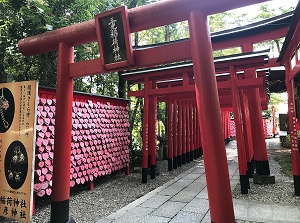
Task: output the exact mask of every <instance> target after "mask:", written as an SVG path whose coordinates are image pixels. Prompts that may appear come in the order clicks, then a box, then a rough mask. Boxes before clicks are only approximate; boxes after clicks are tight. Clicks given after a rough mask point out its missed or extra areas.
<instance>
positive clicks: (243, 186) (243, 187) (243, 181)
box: [240, 175, 249, 194]
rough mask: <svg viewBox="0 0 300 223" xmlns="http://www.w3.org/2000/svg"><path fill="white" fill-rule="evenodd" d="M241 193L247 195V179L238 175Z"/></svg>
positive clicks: (245, 176)
mask: <svg viewBox="0 0 300 223" xmlns="http://www.w3.org/2000/svg"><path fill="white" fill-rule="evenodd" d="M240 184H241V193H242V194H248V189H249V178H248V176H247V175H240Z"/></svg>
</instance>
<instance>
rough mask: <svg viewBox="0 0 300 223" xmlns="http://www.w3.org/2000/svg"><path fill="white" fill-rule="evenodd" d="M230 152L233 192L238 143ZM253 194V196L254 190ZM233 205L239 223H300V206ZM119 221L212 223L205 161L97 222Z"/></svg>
mask: <svg viewBox="0 0 300 223" xmlns="http://www.w3.org/2000/svg"><path fill="white" fill-rule="evenodd" d="M278 141H279V139H278V138H275V139H267V147H268V149H274V147H276V146H280V145H279V143H278ZM226 152H227V160H228V167H229V174H230V183H231V188H232V190H233V189H234V188H236V187H237V184H238V182H239V172H238V163H237V150H236V141H231V142H230V143H229V144H227V146H226ZM196 162H197V161H196ZM275 185H276V184H275ZM275 185H273V186H275ZM249 193H251V189H250V192H249ZM244 196H248V195H244ZM270 196H271V195H270ZM233 202H234V210H235V218H236V220H237V222H260V223H262V222H268V223H269V222H277V223H280V222H282V223H283V222H284V223H289V222H299V219H300V206H299V205H296V204H295V205H293V204H283V203H275V202H260V201H252V200H247V199H233ZM119 222H120V223H126V222H128V223H132V222H139V223H142V222H144V223H151V222H155V223H164V222H170V223H180V222H190V223H193V222H195V223H196V222H197V223H198V222H209V223H210V222H211V221H210V215H209V204H208V196H207V188H206V181H205V170H204V166H203V161H198V164H197V165H196V166H195V167H193V168H191V169H189V170H188V171H186V172H184V173H182V174H181V175H179V176H177V177H176V178H175V179H173V180H171V181H169V182H167V183H165V184H164V185H163V186H161V187H159V188H157V189H155V190H153V191H151V192H150V193H148V194H146V195H145V196H143V197H141V198H139V199H137V200H135V201H134V202H132V203H130V204H128V205H127V206H125V207H123V208H121V209H119V210H118V211H116V212H114V213H112V214H110V215H109V216H107V217H105V218H102V219H100V220H98V221H97V223H119Z"/></svg>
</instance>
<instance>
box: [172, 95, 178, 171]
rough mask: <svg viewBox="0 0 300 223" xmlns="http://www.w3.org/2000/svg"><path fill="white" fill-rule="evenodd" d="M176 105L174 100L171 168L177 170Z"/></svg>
mask: <svg viewBox="0 0 300 223" xmlns="http://www.w3.org/2000/svg"><path fill="white" fill-rule="evenodd" d="M177 129H178V104H177V101H176V100H174V112H173V168H174V169H177V151H178V150H177V148H178V141H177V138H178V131H177Z"/></svg>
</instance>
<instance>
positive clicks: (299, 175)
mask: <svg viewBox="0 0 300 223" xmlns="http://www.w3.org/2000/svg"><path fill="white" fill-rule="evenodd" d="M285 72H286V80H285V85H286V89H287V93H288V117H289V127H290V139H291V154H292V170H293V178H294V190H295V195H296V196H300V154H299V150H298V139H297V128H296V122H297V118H296V109H295V104H294V103H295V96H294V80H293V79H292V80H291V81H289V79H290V78H289V77H290V72H291V61H287V62H286V63H285Z"/></svg>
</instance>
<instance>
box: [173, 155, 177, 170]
mask: <svg viewBox="0 0 300 223" xmlns="http://www.w3.org/2000/svg"><path fill="white" fill-rule="evenodd" d="M173 169H177V157H176V156H175V157H173Z"/></svg>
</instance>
